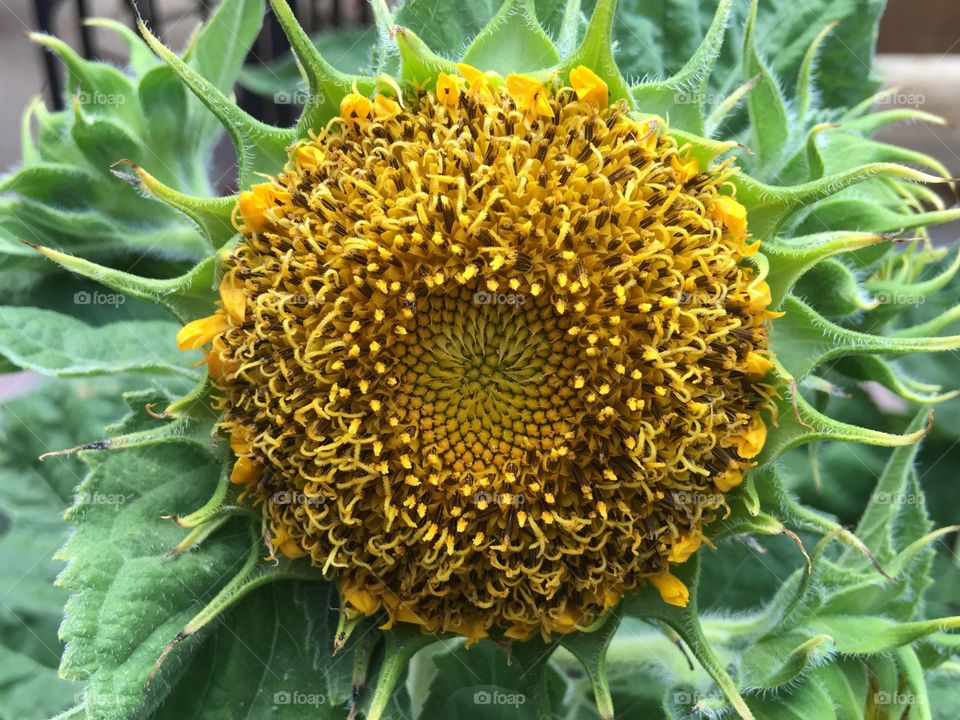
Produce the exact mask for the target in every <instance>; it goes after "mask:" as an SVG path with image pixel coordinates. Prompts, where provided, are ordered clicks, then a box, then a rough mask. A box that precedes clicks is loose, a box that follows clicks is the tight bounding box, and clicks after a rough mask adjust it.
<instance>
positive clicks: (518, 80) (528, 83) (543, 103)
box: [507, 75, 553, 117]
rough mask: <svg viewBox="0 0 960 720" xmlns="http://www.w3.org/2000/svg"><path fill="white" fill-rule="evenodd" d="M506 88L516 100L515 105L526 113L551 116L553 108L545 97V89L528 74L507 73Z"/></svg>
mask: <svg viewBox="0 0 960 720" xmlns="http://www.w3.org/2000/svg"><path fill="white" fill-rule="evenodd" d="M507 90H508V91H509V92H510V97H512V98H513V99H514V100H516V102H517V107H519V108H520V110H522V111H523V112H524V113H526V114H527V115H544V116H548V117H549V116H552V115H553V108H551V107H550V101H549V99H548V97H547V90H546V88H544V87H543V85H542V84H541V83H540V82H539V81H538V80H537V79H536V78H532V77H530V76H529V75H507Z"/></svg>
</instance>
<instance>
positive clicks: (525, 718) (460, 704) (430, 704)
mask: <svg viewBox="0 0 960 720" xmlns="http://www.w3.org/2000/svg"><path fill="white" fill-rule="evenodd" d="M514 647H515V648H516V647H517V645H516V644H515V645H514ZM433 662H434V663H435V664H436V669H437V672H436V674H435V675H434V678H433V682H431V684H430V688H429V690H428V692H427V698H426V702H425V703H424V706H423V711H422V713H421V716H422V717H425V718H449V719H450V720H501V719H502V718H504V717H506V716H507V715H508V714H509V717H511V718H514V717H515V718H517V719H518V720H521V719H522V720H543V718H544V717H550V716H549V715H547V716H544V715H540V714H538V711H537V708H536V707H535V703H534V694H535V693H536V692H537V691H538V690H537V688H536V682H535V679H536V677H535V673H536V669H535V668H533V667H531V666H530V665H528V664H526V663H524V662H523V660H522V658H518V657H515V658H514V659H513V661H512V664H511V661H510V660H509V659H508V657H507V653H506V652H505V651H504V650H503V648H501V647H498V646H497V645H495V644H494V643H492V642H481V643H478V644H477V645H475V646H473V647H471V648H470V649H469V650H465V649H463V648H462V647H456V648H451V649H449V650H447V651H446V652H443V653H438V654H436V655H434V657H433ZM546 672H547V675H546V679H545V682H546V684H547V688H548V689H549V691H550V695H551V697H552V698H556V699H558V700H559V698H561V697H562V695H563V685H564V684H563V680H562V679H561V678H560V677H559V676H558V675H557V673H556V671H555V670H553V668H552V667H549V666H547V668H546Z"/></svg>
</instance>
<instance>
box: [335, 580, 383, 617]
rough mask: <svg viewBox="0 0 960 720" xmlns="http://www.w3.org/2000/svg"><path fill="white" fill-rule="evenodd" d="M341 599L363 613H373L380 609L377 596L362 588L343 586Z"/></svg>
mask: <svg viewBox="0 0 960 720" xmlns="http://www.w3.org/2000/svg"><path fill="white" fill-rule="evenodd" d="M343 599H344V600H346V601H347V602H348V603H350V604H351V605H353V607H355V608H356V609H357V610H359V611H360V612H362V613H363V614H364V615H373V614H374V613H375V612H376V611H377V610H379V609H380V600H379V598H377V597H376V596H375V595H374V594H373V593H371V592H370V591H369V590H366V589H364V588H359V587H346V586H344V588H343Z"/></svg>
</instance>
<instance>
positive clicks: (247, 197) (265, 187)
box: [237, 183, 290, 232]
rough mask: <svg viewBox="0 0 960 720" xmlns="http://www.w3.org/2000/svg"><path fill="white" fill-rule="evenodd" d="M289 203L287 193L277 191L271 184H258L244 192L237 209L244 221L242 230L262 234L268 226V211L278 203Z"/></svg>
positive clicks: (238, 201)
mask: <svg viewBox="0 0 960 720" xmlns="http://www.w3.org/2000/svg"><path fill="white" fill-rule="evenodd" d="M278 200H279V201H280V202H281V203H284V202H289V200H290V195H289V193H287V192H284V191H280V190H277V189H275V188H274V187H273V185H272V184H271V183H258V184H257V185H253V186H251V188H250V189H249V190H244V191H243V192H242V193H240V197H239V198H237V207H238V208H239V210H240V217H241V218H242V219H243V226H242V227H241V228H240V229H241V230H244V231H247V232H250V231H252V232H262V231H263V230H264V229H265V228H266V226H267V216H266V214H267V210H269V209H270V208H272V207H274V206H275V205H276V202H277V201H278Z"/></svg>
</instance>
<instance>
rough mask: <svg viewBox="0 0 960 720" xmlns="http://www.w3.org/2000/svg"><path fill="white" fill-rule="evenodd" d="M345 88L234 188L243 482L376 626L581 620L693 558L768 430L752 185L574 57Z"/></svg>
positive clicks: (218, 364) (214, 369)
mask: <svg viewBox="0 0 960 720" xmlns="http://www.w3.org/2000/svg"><path fill="white" fill-rule="evenodd" d="M459 71H460V73H459V74H458V75H448V74H446V73H441V74H439V75H438V77H437V80H436V84H435V86H434V87H433V88H430V89H420V90H418V91H414V92H408V93H407V96H406V97H404V96H403V94H402V93H401V94H399V95H397V96H395V97H390V96H387V95H383V94H380V93H377V94H376V95H374V97H373V98H372V99H371V98H367V97H366V96H363V95H360V94H358V93H355V92H351V93H350V94H348V95H346V96H345V97H344V98H343V100H342V102H341V106H340V115H339V116H338V117H335V118H333V119H332V120H331V121H330V123H328V125H327V127H326V128H325V129H324V130H323V131H322V132H320V133H319V134H317V135H316V136H314V137H311V138H310V139H308V140H305V141H303V142H300V143H297V144H295V145H294V146H293V147H292V148H291V149H290V153H289V161H288V163H287V164H286V166H285V168H284V169H283V171H282V172H280V173H279V174H278V175H277V176H276V177H274V178H273V179H272V180H271V181H270V182H268V183H262V184H258V185H254V186H253V187H252V188H251V189H250V190H247V191H244V192H243V193H241V195H240V197H239V200H238V205H237V208H238V213H237V215H238V217H237V228H238V230H239V231H240V232H241V233H242V234H243V239H242V240H241V241H240V242H239V243H238V244H237V245H236V246H235V247H234V248H233V249H232V251H231V253H230V255H229V256H228V257H227V259H226V263H225V266H224V276H223V279H222V281H221V283H220V296H221V305H222V307H221V309H220V310H218V311H217V313H215V314H214V315H212V316H210V317H207V318H201V319H199V320H195V321H193V322H192V323H190V324H189V325H187V326H186V327H185V328H184V329H183V330H182V331H181V334H180V338H179V342H180V346H181V347H182V348H183V349H195V348H196V347H197V346H198V345H200V344H210V346H211V347H210V350H209V354H208V359H207V362H208V365H209V367H210V371H211V374H212V375H213V377H214V381H215V383H216V385H217V387H218V389H219V390H221V391H222V393H223V399H222V404H221V408H222V410H223V422H222V428H223V430H224V432H225V434H227V435H228V436H229V438H230V442H231V446H232V447H233V449H234V451H235V452H236V454H237V458H238V459H237V462H236V464H235V465H234V467H233V472H232V474H231V479H232V481H233V482H235V483H237V484H240V485H242V486H244V490H245V495H246V497H247V498H248V500H249V501H250V502H253V503H254V504H258V505H261V507H262V510H263V513H264V518H265V523H266V526H267V527H268V529H269V538H270V545H271V547H272V548H274V549H276V550H279V551H280V552H282V553H283V554H284V555H287V556H288V557H291V558H298V557H302V556H309V558H310V561H311V563H312V564H313V565H314V566H315V567H318V568H321V569H322V570H323V571H324V572H328V573H330V574H331V575H333V576H335V577H336V578H337V581H338V583H339V584H340V587H341V589H342V591H343V594H344V597H345V599H346V600H347V602H348V603H349V604H350V606H351V607H352V609H353V610H354V611H356V612H362V613H364V614H367V615H370V614H373V613H375V612H376V611H377V610H379V609H380V608H381V607H383V608H385V609H386V611H387V613H388V615H389V620H388V621H387V624H386V627H389V626H391V625H392V624H393V622H395V621H396V620H401V621H407V622H413V623H417V624H420V625H423V626H424V627H425V628H427V629H428V630H429V631H431V632H437V631H445V632H456V633H462V634H464V635H467V636H468V637H469V638H471V639H472V640H475V639H477V638H479V637H481V636H483V635H485V634H486V633H487V632H488V631H489V630H490V629H491V628H492V627H496V628H497V631H498V632H502V633H503V634H505V635H506V636H507V637H512V638H524V637H526V636H527V635H529V634H530V632H532V631H535V630H541V631H542V632H543V633H544V634H546V635H549V633H550V632H551V631H559V632H568V631H570V630H573V629H574V628H576V627H583V626H586V625H589V624H591V623H592V622H594V621H595V620H596V619H597V618H598V617H600V616H601V615H602V614H603V613H604V611H606V610H608V609H609V608H611V607H613V606H614V605H616V604H617V602H619V600H620V598H621V596H622V595H623V593H624V592H625V591H628V590H631V589H633V588H635V587H636V586H637V585H639V584H640V583H642V582H644V581H645V580H649V581H651V582H653V584H654V585H655V587H657V588H658V589H660V591H661V593H662V594H663V597H664V600H665V601H667V602H670V603H674V604H680V605H684V604H686V602H687V597H688V595H687V591H686V588H685V587H684V586H683V585H682V583H680V582H679V581H678V580H677V579H676V578H674V577H673V576H672V575H671V574H670V570H669V566H670V563H671V562H674V563H677V562H683V561H684V560H686V559H687V558H688V557H689V556H690V555H691V553H692V552H694V551H695V550H696V548H697V547H698V546H699V545H700V542H701V539H702V536H703V529H702V528H703V525H704V524H705V523H707V522H709V521H710V520H711V519H713V518H714V517H715V515H716V511H717V510H718V509H721V508H723V507H725V502H724V492H725V491H728V490H729V489H731V488H732V487H735V486H737V485H739V484H740V482H741V481H742V477H743V472H744V469H745V468H747V467H749V466H750V461H751V459H752V458H754V457H755V456H756V455H757V454H758V453H759V451H760V449H761V448H762V446H763V442H764V438H765V437H766V421H765V420H764V418H763V417H762V411H763V410H764V409H765V408H767V409H769V407H770V403H769V399H770V395H771V392H772V388H770V387H769V386H764V385H763V384H762V379H763V376H764V374H765V373H766V372H767V371H768V370H769V369H770V368H771V367H772V362H771V361H770V360H769V359H768V357H767V356H768V353H767V350H766V347H767V331H766V327H765V325H764V322H765V320H766V319H767V318H769V317H772V316H774V315H775V313H772V312H770V311H768V310H767V309H766V308H767V306H768V304H769V302H770V290H769V288H768V287H767V285H766V283H765V282H764V280H763V278H762V276H761V275H760V273H759V272H758V271H757V270H756V268H755V267H754V266H752V265H750V264H749V257H750V256H751V255H753V254H754V253H755V252H756V251H757V249H758V245H759V243H757V242H751V240H750V238H749V236H748V233H747V221H746V217H745V216H746V212H745V210H744V208H743V206H742V205H740V204H739V203H738V202H737V201H736V199H735V198H734V197H733V194H732V193H734V192H735V187H734V186H733V184H732V183H731V182H729V178H730V177H731V176H733V175H735V172H736V170H735V168H733V167H731V164H730V162H729V161H728V162H725V163H721V164H719V165H718V166H717V167H713V168H703V169H702V170H701V168H700V163H699V161H698V160H697V158H696V157H693V156H691V155H690V153H689V146H682V145H679V144H678V143H677V141H676V140H675V139H674V138H672V137H671V136H670V134H669V132H667V130H666V128H663V127H661V126H660V125H659V124H658V123H657V122H656V121H653V120H648V121H640V120H637V119H634V118H631V116H630V112H629V107H628V106H627V104H626V103H625V102H623V101H620V102H617V103H614V104H612V105H610V104H608V99H607V96H608V91H607V85H606V83H605V82H604V81H603V80H602V79H600V78H599V77H598V76H597V75H596V74H595V73H594V72H593V71H592V70H590V69H589V68H588V67H585V66H577V67H575V68H573V69H572V70H571V72H570V73H569V75H568V76H567V77H559V76H558V77H554V78H551V79H550V80H548V81H547V83H546V84H543V83H541V82H539V81H538V80H536V79H535V78H533V77H529V76H526V75H517V74H513V75H508V76H507V77H506V78H505V79H501V78H500V77H498V76H496V75H488V74H484V73H482V72H480V71H479V70H477V69H476V68H473V67H471V66H469V65H464V64H461V65H460V67H459Z"/></svg>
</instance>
